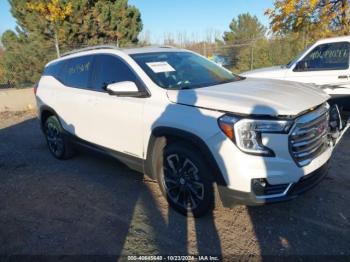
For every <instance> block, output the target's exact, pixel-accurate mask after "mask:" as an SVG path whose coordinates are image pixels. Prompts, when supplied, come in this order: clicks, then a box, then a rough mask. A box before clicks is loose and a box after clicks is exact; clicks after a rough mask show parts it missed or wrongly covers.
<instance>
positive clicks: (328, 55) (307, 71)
mask: <svg viewBox="0 0 350 262" xmlns="http://www.w3.org/2000/svg"><path fill="white" fill-rule="evenodd" d="M349 48H350V36H343V37H334V38H328V39H323V40H319V41H317V42H316V43H315V44H314V45H312V46H311V47H309V48H308V49H307V50H306V51H304V52H303V53H302V54H301V55H299V56H298V57H297V58H295V59H294V60H292V61H291V62H289V63H288V64H287V65H282V66H275V67H269V68H262V69H257V70H253V71H249V72H245V73H243V74H241V75H242V76H246V77H253V78H269V79H280V80H289V81H295V82H302V83H313V84H316V85H318V86H319V87H320V88H322V89H323V90H324V91H325V92H326V93H328V94H329V95H331V96H332V100H331V102H333V103H337V104H338V106H339V107H340V108H342V107H343V108H344V109H346V110H350V68H349Z"/></svg>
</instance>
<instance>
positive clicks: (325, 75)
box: [286, 42, 350, 94]
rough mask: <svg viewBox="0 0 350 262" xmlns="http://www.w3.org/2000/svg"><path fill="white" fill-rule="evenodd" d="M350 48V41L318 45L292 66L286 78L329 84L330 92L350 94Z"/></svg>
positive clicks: (322, 84) (321, 84)
mask: <svg viewBox="0 0 350 262" xmlns="http://www.w3.org/2000/svg"><path fill="white" fill-rule="evenodd" d="M349 48H350V43H349V42H333V43H325V44H320V45H317V46H315V47H314V48H312V49H311V50H310V51H309V52H308V53H307V54H306V55H305V56H304V57H303V58H302V59H301V60H300V61H299V62H298V63H296V64H295V65H294V66H293V67H292V68H291V70H290V71H289V72H288V73H287V75H286V79H287V80H291V81H297V82H304V83H315V84H317V85H320V86H329V87H330V88H329V89H330V90H331V91H330V92H328V93H348V94H350V73H349Z"/></svg>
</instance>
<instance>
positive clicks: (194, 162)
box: [157, 143, 214, 217]
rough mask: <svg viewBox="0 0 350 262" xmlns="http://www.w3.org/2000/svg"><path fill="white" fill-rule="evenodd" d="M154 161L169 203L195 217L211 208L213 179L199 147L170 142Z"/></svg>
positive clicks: (179, 210) (183, 212)
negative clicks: (199, 151)
mask: <svg viewBox="0 0 350 262" xmlns="http://www.w3.org/2000/svg"><path fill="white" fill-rule="evenodd" d="M157 162H158V163H157V174H158V182H159V185H160V188H161V190H162V192H163V194H164V196H165V197H166V198H167V200H168V203H169V205H170V206H171V207H173V208H174V209H175V210H177V211H178V212H180V213H181V214H183V215H187V214H188V213H192V214H193V216H195V217H200V216H203V215H205V214H206V213H207V212H209V211H211V210H212V209H213V208H214V190H213V179H212V176H211V174H210V169H209V168H208V166H207V165H206V163H205V161H204V160H203V159H202V157H201V155H200V154H199V153H198V150H196V149H195V148H193V147H191V146H189V145H187V144H185V143H176V144H175V143H174V144H170V145H167V146H165V148H164V150H163V154H162V156H161V157H158V161H157Z"/></svg>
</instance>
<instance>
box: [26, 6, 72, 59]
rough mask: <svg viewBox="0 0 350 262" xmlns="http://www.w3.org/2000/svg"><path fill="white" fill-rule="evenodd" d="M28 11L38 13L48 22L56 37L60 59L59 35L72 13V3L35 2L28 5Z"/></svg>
mask: <svg viewBox="0 0 350 262" xmlns="http://www.w3.org/2000/svg"><path fill="white" fill-rule="evenodd" d="M27 9H28V10H30V11H33V12H37V14H38V16H40V17H43V18H44V19H45V20H46V22H47V24H48V29H49V30H50V31H51V34H53V36H54V40H55V47H56V52H57V57H60V48H59V42H58V34H59V30H60V27H61V26H62V22H63V21H64V20H65V19H66V18H67V17H68V16H69V15H71V13H72V3H71V2H67V3H63V2H62V1H60V0H49V1H44V0H41V1H35V2H34V1H33V2H28V3H27Z"/></svg>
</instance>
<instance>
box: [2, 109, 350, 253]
mask: <svg viewBox="0 0 350 262" xmlns="http://www.w3.org/2000/svg"><path fill="white" fill-rule="evenodd" d="M34 117H35V116H34V114H33V113H30V112H24V113H23V112H22V113H1V114H0V254H1V255H13V254H17V255H21V254H22V255H23V254H25V255H28V254H31V255H38V254H41V255H62V254H65V255H75V254H85V255H89V254H94V255H120V254H123V255H151V254H153V255H154V254H173V255H180V254H187V253H190V254H198V253H200V254H207V255H208V254H211V255H214V254H217V255H223V256H224V257H225V258H230V257H232V256H233V255H236V256H237V255H243V254H245V255H251V256H254V255H278V256H283V255H347V256H350V208H349V201H350V190H349V188H350V173H349V170H350V155H349V148H350V134H349V132H348V134H346V135H345V137H344V139H343V141H342V142H341V144H340V145H339V147H338V148H337V151H336V153H335V155H334V157H333V159H332V161H331V168H330V171H329V175H328V177H326V179H325V180H324V181H323V182H322V183H321V184H320V185H319V186H318V187H316V188H315V189H313V190H311V191H310V192H307V193H306V194H304V195H303V196H301V197H299V198H298V199H296V200H294V201H290V202H286V203H280V204H274V205H268V206H262V207H244V206H237V207H236V208H234V209H226V208H222V207H221V208H218V209H217V210H215V212H214V214H213V216H207V217H204V218H201V219H197V220H194V219H193V218H187V219H186V218H184V217H182V216H181V215H178V214H177V213H175V212H173V211H172V210H169V209H168V206H167V204H166V202H165V201H164V200H163V198H162V197H161V194H160V191H159V189H158V186H157V184H156V183H154V182H152V181H149V180H147V178H144V177H143V175H142V174H139V173H136V172H134V171H131V170H130V169H128V168H127V167H125V166H123V165H122V164H120V163H119V162H117V161H115V160H112V159H110V158H107V157H103V156H98V155H96V154H88V153H81V154H79V155H78V156H76V157H75V158H74V159H71V160H68V161H58V160H56V159H54V158H53V157H52V156H51V155H50V153H49V152H48V149H47V148H46V144H45V141H44V139H43V136H42V134H41V131H40V130H39V125H38V122H37V120H36V119H35V118H34ZM248 258H249V257H248ZM343 258H345V257H343Z"/></svg>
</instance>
